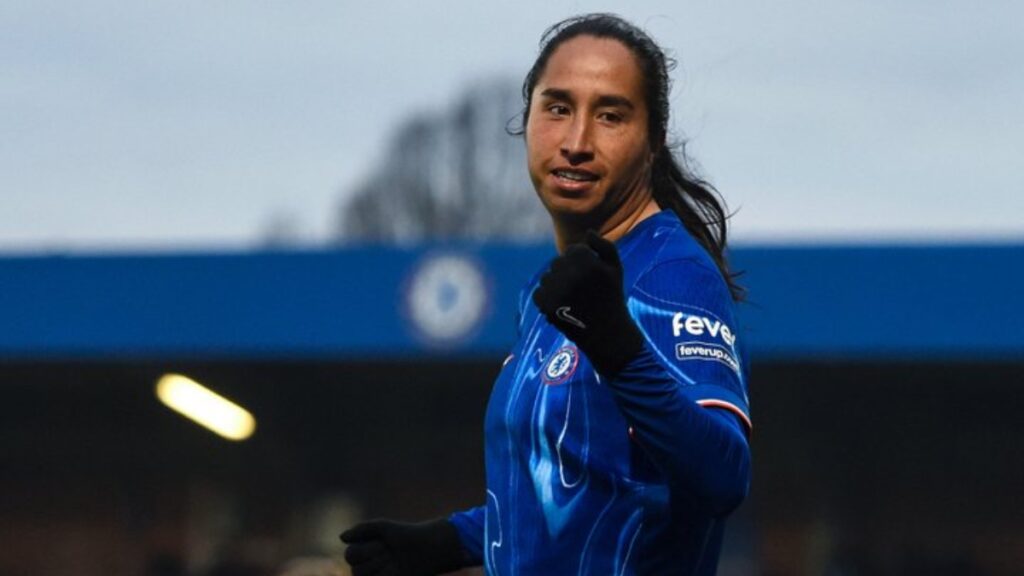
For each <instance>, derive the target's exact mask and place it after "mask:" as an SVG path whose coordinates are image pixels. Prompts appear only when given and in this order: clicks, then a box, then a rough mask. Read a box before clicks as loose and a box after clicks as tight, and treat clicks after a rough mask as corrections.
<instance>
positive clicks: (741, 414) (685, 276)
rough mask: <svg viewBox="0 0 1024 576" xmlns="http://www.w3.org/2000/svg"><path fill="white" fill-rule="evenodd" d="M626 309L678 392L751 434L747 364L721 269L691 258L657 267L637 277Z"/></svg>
mask: <svg viewBox="0 0 1024 576" xmlns="http://www.w3.org/2000/svg"><path fill="white" fill-rule="evenodd" d="M628 306H629V310H630V313H631V314H632V315H633V318H634V319H635V320H636V322H637V324H638V325H639V327H640V330H641V332H643V334H644V337H645V339H646V340H647V344H648V347H649V348H650V350H651V352H652V353H653V354H654V356H655V357H656V358H657V360H658V362H659V364H661V366H662V367H663V368H664V369H665V371H666V372H668V373H669V375H671V376H672V378H673V379H674V380H675V381H676V382H677V383H678V385H679V390H680V392H681V393H682V394H684V395H685V396H686V397H687V398H689V399H690V400H692V401H694V402H696V403H697V404H699V405H701V406H704V407H714V408H723V409H725V410H728V411H730V412H732V413H733V414H735V415H736V416H737V417H738V418H739V419H740V420H741V421H742V422H743V424H744V425H745V427H746V429H747V432H748V433H749V432H750V430H751V428H752V424H751V419H750V408H749V403H748V396H747V374H748V368H747V366H748V365H747V362H746V358H745V357H744V354H743V346H742V345H743V342H742V341H741V338H742V336H741V335H740V334H739V331H738V326H737V323H736V318H735V314H734V312H733V301H732V295H731V293H730V292H729V288H728V286H727V285H726V284H725V281H724V280H723V279H722V276H721V274H720V273H719V272H718V270H717V269H711V268H709V267H708V266H707V264H705V263H703V262H700V261H697V260H690V259H686V260H674V261H669V262H665V263H662V264H659V265H657V266H656V267H654V268H652V269H651V270H649V271H647V272H645V273H644V274H642V275H641V276H640V277H639V278H638V279H637V281H636V283H635V284H634V285H633V289H632V290H631V291H630V293H629V298H628Z"/></svg>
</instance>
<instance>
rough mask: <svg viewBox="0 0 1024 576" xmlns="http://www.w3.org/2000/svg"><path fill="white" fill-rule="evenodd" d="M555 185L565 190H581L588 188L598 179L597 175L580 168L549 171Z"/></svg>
mask: <svg viewBox="0 0 1024 576" xmlns="http://www.w3.org/2000/svg"><path fill="white" fill-rule="evenodd" d="M551 176H553V177H554V180H555V183H556V185H557V186H558V187H559V188H563V189H566V190H583V189H586V188H589V187H590V186H591V185H592V184H593V183H594V182H596V181H597V180H598V178H599V176H598V175H597V174H594V173H593V172H590V171H589V170H582V169H580V168H555V169H554V170H552V171H551Z"/></svg>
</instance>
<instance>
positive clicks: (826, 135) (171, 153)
mask: <svg viewBox="0 0 1024 576" xmlns="http://www.w3.org/2000/svg"><path fill="white" fill-rule="evenodd" d="M626 6H629V7H628V8H627V7H626ZM594 10H610V11H616V12H619V13H620V14H623V15H624V16H627V17H629V18H630V19H632V20H634V21H635V22H637V23H640V24H641V25H643V26H644V27H646V28H647V29H648V30H649V31H650V32H651V33H652V34H653V35H654V36H655V37H656V38H657V39H658V40H659V41H660V42H661V43H662V44H663V45H664V46H665V47H666V48H668V49H670V50H671V51H672V53H673V54H674V55H675V56H676V58H677V59H678V60H679V62H680V66H679V68H678V69H677V70H676V73H675V75H674V77H675V82H676V83H675V89H674V93H673V114H674V120H673V124H674V126H675V129H676V134H677V135H685V136H686V137H687V138H689V140H690V146H689V151H690V152H691V154H692V156H693V157H695V158H696V159H697V160H698V161H699V163H700V165H701V166H702V168H703V173H704V174H705V175H706V176H707V177H708V178H709V179H710V180H711V181H712V182H714V183H715V184H716V185H717V186H718V188H719V189H720V190H721V191H722V192H723V194H724V195H725V197H726V198H727V200H728V201H729V204H730V206H731V207H733V208H738V209H739V213H738V215H737V216H736V218H735V220H734V232H735V237H736V238H737V239H739V240H740V241H743V242H766V241H772V242H776V241H794V240H797V241H811V242H819V241H823V240H825V241H850V240H853V241H878V240H883V241H884V240H892V239H903V240H906V239H910V240H914V241H920V240H924V241H949V240H956V241H959V240H964V239H987V240H992V239H995V240H1007V239H1009V240H1016V241H1021V240H1024V158H1022V156H1024V154H1022V152H1024V104H1022V103H1024V34H1022V32H1021V31H1022V28H1021V22H1024V4H1021V3H1020V2H1012V1H1000V0H987V1H984V2H967V1H950V2H943V1H937V0H928V1H925V0H904V1H902V2H891V1H881V0H878V1H872V0H863V1H854V0H848V1H845V2H839V1H819V2H795V1H785V0H781V1H780V0H776V1H775V2H760V1H753V0H750V1H717V2H712V1H710V0H707V1H699V2H685V1H679V0H674V1H665V2H655V1H648V2H639V1H634V2H629V3H621V4H617V3H608V2H594V3H589V2H558V1H553V0H543V1H534V0H518V1H515V2H511V1H509V2H478V1H473V2H470V1H466V0H448V1H445V2H411V1H409V2H378V3H369V2H358V3H357V2H341V1H335V2H328V1H325V0H308V1H305V2H281V1H278V2H269V1H265V0H246V1H241V0H237V1H217V0H212V1H211V0H203V1H192V0H175V1H173V2H171V1H168V0H149V1H146V2H129V1H123V2H114V1H104V0H94V1H88V2H68V1H66V0H65V1H61V2H56V1H52V0H24V1H17V0H0V250H4V251H34V250H40V249H42V250H63V249H76V248H84V249H92V248H111V247H113V248H136V247H160V248H163V247H171V248H173V247H182V246H188V247H225V246H227V247H236V246H249V245H253V244H254V243H255V242H257V240H258V239H259V237H260V236H261V234H263V233H264V231H265V230H266V229H267V227H268V226H269V221H270V220H271V216H272V215H273V214H283V215H285V216H286V219H288V220H291V221H292V222H293V223H295V224H296V225H297V226H298V227H299V228H300V229H301V230H303V232H302V236H303V238H304V239H306V240H308V241H309V242H317V241H320V240H322V239H324V238H326V237H327V235H328V233H329V231H330V229H331V227H332V225H333V223H334V221H335V211H336V208H337V205H338V203H339V201H340V199H341V197H342V196H343V194H344V192H345V191H346V190H348V189H350V188H351V187H352V185H353V184H355V183H357V182H359V181H360V179H362V178H365V177H366V176H367V174H368V172H369V171H370V169H371V165H373V164H374V163H376V162H379V161H380V160H381V158H382V157H383V152H384V147H385V145H386V143H387V139H388V136H389V134H391V131H392V130H393V129H394V127H395V126H396V124H397V123H398V122H400V121H401V120H402V119H404V118H406V117H408V116H409V115H410V114H412V113H413V112H416V111H423V110H443V109H444V108H445V107H446V105H448V104H449V103H450V102H451V101H452V100H453V99H454V98H456V97H457V96H458V94H459V93H460V92H461V91H462V90H464V89H465V88H466V87H467V86H468V85H469V84H470V83H472V82H474V81H479V79H481V78H493V77H505V76H511V77H514V78H520V77H521V76H522V75H523V74H524V73H525V71H526V69H527V68H528V67H529V65H530V63H531V62H532V60H533V58H534V56H535V55H536V51H537V40H538V38H539V36H540V34H541V32H542V31H543V30H544V28H545V27H546V26H547V25H549V24H551V23H553V22H554V21H556V20H558V19H560V18H562V17H565V16H568V15H571V14H575V13H579V12H585V11H594ZM388 161H392V162H400V161H401V159H400V158H392V159H388ZM524 193H532V191H529V190H526V191H524Z"/></svg>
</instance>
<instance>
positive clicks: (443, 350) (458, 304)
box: [0, 244, 1024, 360]
mask: <svg viewBox="0 0 1024 576" xmlns="http://www.w3.org/2000/svg"><path fill="white" fill-rule="evenodd" d="M552 256H553V248H552V247H550V246H546V245H545V246H512V245H469V244H466V245H432V246H422V247H417V248H409V249H401V248H383V247H363V248H352V249H323V250H298V251H264V252H234V253H175V254H146V255H141V254H106V255H75V256H60V255H57V256H6V257H2V258H0V283H2V289H0V358H5V359H8V360H25V359H38V360H46V359H105V360H110V359H118V358H133V357H146V358H154V357H159V358H177V357H188V358H210V359H217V358H232V359H238V358H242V359H244V358H253V359H267V358H280V359H350V358H404V357H425V356H440V357H453V356H486V355H500V354H502V353H503V352H504V351H505V350H506V349H507V348H508V347H509V346H510V345H511V343H512V341H513V339H514V336H515V335H514V312H515V301H516V298H517V294H518V292H519V289H520V288H521V286H522V285H523V284H524V283H525V282H526V281H527V280H528V279H529V278H530V277H531V276H532V275H533V274H534V273H535V272H536V271H537V269H538V268H539V267H540V266H542V265H543V264H544V263H545V262H546V261H547V260H548V259H550V258H551V257H552ZM732 258H733V261H734V263H735V265H736V267H737V268H739V269H742V270H744V271H745V274H744V275H743V276H742V282H743V284H745V285H746V286H747V288H748V289H749V293H750V301H749V302H748V303H746V304H744V305H742V307H741V310H742V311H741V321H742V323H743V329H744V333H745V335H746V337H747V338H749V341H750V345H751V346H750V349H751V352H752V355H753V357H754V359H755V360H801V359H820V358H830V359H851V360H857V359H910V360H914V359H938V360H1013V359H1021V358H1024V329H1022V326H1024V310H1022V308H1021V307H1020V306H1017V305H1015V304H1014V296H1016V295H1020V294H1024V245H1017V244H1005V245H962V246H830V247H812V246H791V247H785V246H775V247H742V248H739V249H736V250H734V252H733V254H732Z"/></svg>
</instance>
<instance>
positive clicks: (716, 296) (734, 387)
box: [606, 261, 750, 516]
mask: <svg viewBox="0 0 1024 576" xmlns="http://www.w3.org/2000/svg"><path fill="white" fill-rule="evenodd" d="M716 282H717V283H721V284H720V285H719V284H717V283H716ZM726 298H730V297H729V294H728V289H727V288H726V287H725V286H724V282H723V281H722V280H721V276H719V275H717V271H713V270H708V269H707V268H706V267H704V266H703V265H701V264H699V263H692V264H691V263H688V262H686V261H680V262H671V263H668V264H662V265H660V266H658V267H657V268H655V269H653V270H651V271H649V272H647V273H645V274H644V275H642V276H641V277H640V278H639V279H638V281H637V282H636V283H634V285H633V289H632V290H631V291H630V293H629V297H628V302H627V306H628V307H629V310H630V313H631V314H632V316H633V318H634V320H635V321H636V323H637V325H638V326H639V327H640V331H641V332H642V333H643V335H644V339H645V343H644V346H643V348H642V349H641V350H640V352H638V353H637V355H636V356H634V357H633V358H632V359H631V360H630V361H629V362H628V363H627V364H626V365H625V367H623V368H622V369H621V370H620V371H619V372H617V373H616V374H614V375H611V376H610V377H608V378H607V379H606V384H607V385H608V387H609V388H610V389H611V391H612V393H613V395H614V397H615V401H616V404H617V405H618V407H619V409H620V411H621V412H622V414H623V416H624V417H625V419H626V422H627V424H628V425H629V427H630V429H629V433H630V436H631V437H632V439H633V440H634V441H635V442H636V444H637V445H639V446H640V447H641V448H642V449H643V450H644V451H645V452H646V453H647V455H648V458H649V460H650V462H651V463H652V464H653V465H654V466H655V467H657V468H658V469H660V470H661V471H662V473H663V474H664V475H665V479H666V481H667V482H668V484H669V486H670V488H671V489H672V491H673V493H675V494H677V495H679V496H681V498H679V499H677V501H679V502H687V503H689V504H690V506H691V507H692V508H691V509H693V510H696V511H699V512H701V513H703V514H707V515H710V516H722V515H725V514H728V513H729V512H731V511H732V510H733V509H735V508H736V506H738V505H739V504H740V502H742V501H743V499H744V498H746V495H747V492H748V491H749V488H750V446H749V444H748V442H747V434H748V433H749V422H750V419H749V416H748V412H747V402H746V394H745V378H744V370H743V368H742V359H741V358H740V357H739V355H738V351H737V337H736V334H735V332H734V331H733V329H734V319H733V317H732V314H731V298H730V299H729V300H726ZM729 412H731V413H732V414H731V415H730V414H729ZM741 422H742V425H741V424H740V423H741Z"/></svg>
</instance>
